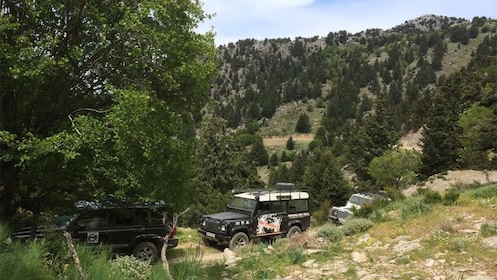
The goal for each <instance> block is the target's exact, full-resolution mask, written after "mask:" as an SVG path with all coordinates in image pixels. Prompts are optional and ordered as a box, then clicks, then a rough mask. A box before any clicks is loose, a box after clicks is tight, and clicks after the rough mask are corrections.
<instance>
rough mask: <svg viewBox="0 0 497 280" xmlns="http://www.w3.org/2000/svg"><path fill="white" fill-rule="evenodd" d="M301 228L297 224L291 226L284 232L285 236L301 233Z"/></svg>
mask: <svg viewBox="0 0 497 280" xmlns="http://www.w3.org/2000/svg"><path fill="white" fill-rule="evenodd" d="M301 233H302V230H301V229H300V228H299V227H298V226H292V227H291V228H290V229H289V230H288V232H287V233H286V237H287V238H291V237H293V236H295V235H297V234H301Z"/></svg>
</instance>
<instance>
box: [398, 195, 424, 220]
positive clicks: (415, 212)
mask: <svg viewBox="0 0 497 280" xmlns="http://www.w3.org/2000/svg"><path fill="white" fill-rule="evenodd" d="M399 209H400V211H401V213H402V218H403V219H404V220H406V219H408V218H410V217H416V216H419V215H421V214H423V213H425V212H428V211H429V210H430V206H429V204H426V203H424V201H423V199H422V198H421V197H410V198H408V199H405V200H403V201H402V202H401V203H400V205H399Z"/></svg>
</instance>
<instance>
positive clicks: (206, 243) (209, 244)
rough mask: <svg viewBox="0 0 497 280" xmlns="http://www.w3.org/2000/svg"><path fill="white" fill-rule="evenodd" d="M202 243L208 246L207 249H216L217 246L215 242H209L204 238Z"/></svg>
mask: <svg viewBox="0 0 497 280" xmlns="http://www.w3.org/2000/svg"><path fill="white" fill-rule="evenodd" d="M202 243H203V244H204V245H205V246H207V247H214V246H216V244H217V242H216V241H213V240H209V239H207V238H205V237H202Z"/></svg>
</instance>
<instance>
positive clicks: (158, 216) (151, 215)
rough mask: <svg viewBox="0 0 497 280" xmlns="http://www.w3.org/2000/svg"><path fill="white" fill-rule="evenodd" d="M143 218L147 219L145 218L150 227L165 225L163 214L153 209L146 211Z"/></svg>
mask: <svg viewBox="0 0 497 280" xmlns="http://www.w3.org/2000/svg"><path fill="white" fill-rule="evenodd" d="M143 216H145V217H146V218H145V219H146V222H147V224H149V225H162V224H163V221H162V218H163V214H162V212H161V210H152V209H148V210H144V211H143Z"/></svg>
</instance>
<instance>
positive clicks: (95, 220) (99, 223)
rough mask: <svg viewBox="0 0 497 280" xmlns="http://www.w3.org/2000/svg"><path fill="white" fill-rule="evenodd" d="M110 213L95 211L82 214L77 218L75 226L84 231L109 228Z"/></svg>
mask: <svg viewBox="0 0 497 280" xmlns="http://www.w3.org/2000/svg"><path fill="white" fill-rule="evenodd" d="M109 222H110V213H109V212H107V211H97V212H90V213H83V214H81V215H80V216H79V217H78V220H77V221H76V224H77V225H78V226H81V227H83V229H84V230H95V229H104V228H108V227H109Z"/></svg>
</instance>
